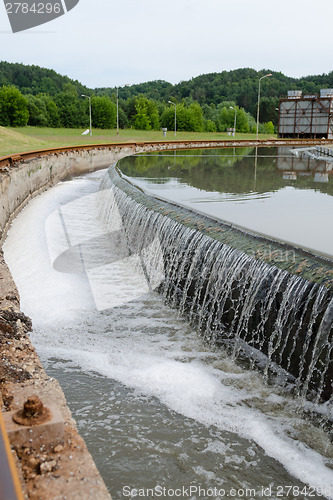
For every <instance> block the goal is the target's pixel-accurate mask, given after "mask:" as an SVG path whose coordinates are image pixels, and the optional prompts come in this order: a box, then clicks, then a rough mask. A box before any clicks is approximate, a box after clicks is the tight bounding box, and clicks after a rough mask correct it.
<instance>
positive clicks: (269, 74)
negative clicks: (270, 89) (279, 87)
mask: <svg viewBox="0 0 333 500" xmlns="http://www.w3.org/2000/svg"><path fill="white" fill-rule="evenodd" d="M268 76H272V73H268V75H264V76H262V77H261V78H259V89H258V110H257V140H258V138H259V104H260V83H261V80H262V79H263V78H267V77H268Z"/></svg>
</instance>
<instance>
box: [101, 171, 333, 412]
mask: <svg viewBox="0 0 333 500" xmlns="http://www.w3.org/2000/svg"><path fill="white" fill-rule="evenodd" d="M101 189H104V190H107V189H111V190H112V192H113V196H112V198H111V199H112V200H114V201H115V203H114V202H113V203H111V204H109V206H108V205H105V206H103V207H102V211H103V218H104V219H105V220H106V221H107V220H108V218H110V217H112V211H113V210H115V209H116V210H117V213H119V214H120V216H121V219H122V224H123V227H124V229H125V233H126V242H127V245H128V248H129V251H130V252H131V253H133V254H137V255H140V256H141V257H142V258H141V261H142V263H143V267H144V269H145V274H146V276H147V278H148V282H149V281H150V282H151V287H152V288H156V286H157V285H158V284H159V286H158V288H159V291H160V292H161V293H162V294H163V295H164V297H165V298H166V299H167V300H168V302H169V303H170V304H171V305H172V306H173V307H176V308H178V309H179V311H180V312H181V313H182V314H183V315H185V316H186V317H187V318H188V319H189V320H190V322H191V323H192V324H194V325H196V326H197V327H198V328H199V330H200V331H201V333H202V334H203V336H204V337H205V338H206V339H207V340H208V341H210V342H212V343H215V344H217V345H219V346H223V347H224V348H226V349H227V351H228V352H229V353H231V354H232V356H233V357H234V358H235V359H243V360H246V361H247V362H249V363H250V364H251V365H256V366H260V367H261V369H262V371H263V372H264V374H265V376H266V377H271V376H274V377H275V378H276V377H278V378H279V381H280V383H283V384H287V385H289V384H290V386H292V387H293V388H295V390H296V392H297V393H298V394H299V395H301V396H302V397H304V398H307V399H311V400H314V401H315V402H321V403H323V402H327V401H332V399H333V396H332V381H333V360H332V354H333V353H332V351H333V338H332V337H333V329H332V320H333V293H332V291H333V287H332V277H331V276H332V274H331V271H330V266H331V262H329V261H326V260H325V259H321V258H318V257H316V256H311V255H310V254H308V253H307V252H300V251H299V250H298V249H295V251H294V250H293V249H292V247H291V248H290V247H288V246H287V247H286V246H283V245H280V244H275V243H272V242H271V241H270V240H264V239H263V238H261V237H256V236H254V235H251V234H249V235H247V234H245V233H242V231H240V230H238V229H233V228H230V227H228V226H226V225H224V224H223V223H218V222H216V221H213V222H212V221H211V219H209V218H207V217H204V216H200V215H196V214H193V213H192V212H190V211H189V210H186V209H184V208H183V207H175V206H174V205H171V204H168V203H167V202H164V201H162V200H158V199H156V198H154V197H151V196H148V195H146V194H145V193H143V192H142V191H140V190H139V189H138V188H136V187H134V186H133V185H131V184H130V183H129V182H128V181H126V180H125V179H123V178H122V177H121V175H120V173H119V172H118V171H117V170H116V168H115V167H111V168H110V169H109V172H108V176H107V177H106V179H105V180H104V182H103V184H102V186H101ZM175 214H176V215H175ZM177 219H178V220H177ZM193 221H195V222H193ZM233 233H234V236H233ZM216 234H218V237H216ZM223 239H224V240H226V241H227V243H226V242H225V241H223ZM245 240H246V242H245ZM156 241H158V245H154V244H153V243H154V242H156ZM272 245H273V250H272ZM243 248H245V249H246V250H245V251H244V250H243ZM267 248H269V249H270V250H269V252H268V251H267ZM147 249H149V252H148V251H147ZM279 252H280V253H279ZM283 252H287V253H288V255H289V256H290V262H284V261H283V259H282V260H281V258H280V261H281V262H280V263H279V256H281V255H282V254H283ZM148 254H149V255H148ZM267 255H269V256H270V257H271V258H270V259H269V260H270V261H269V262H265V261H264V260H265V258H267ZM274 256H275V261H274ZM260 257H262V258H260ZM161 260H162V262H160V261H161ZM266 260H267V259H266ZM271 261H273V262H271ZM154 269H155V270H156V272H158V273H159V276H158V279H157V278H156V273H154ZM295 269H296V272H295ZM161 273H162V275H163V276H162V279H161Z"/></svg>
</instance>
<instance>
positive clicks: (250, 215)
mask: <svg viewBox="0 0 333 500" xmlns="http://www.w3.org/2000/svg"><path fill="white" fill-rule="evenodd" d="M119 167H120V169H121V171H122V172H123V174H124V175H125V176H127V177H129V178H131V179H132V180H133V182H134V183H135V184H136V185H138V186H140V187H141V188H142V189H144V190H145V191H147V192H151V193H153V194H155V195H157V196H159V197H161V198H165V199H167V200H170V201H173V202H176V203H181V204H183V205H185V206H186V207H188V208H191V209H193V210H195V211H199V212H203V213H205V214H208V215H210V216H213V217H215V218H219V219H222V220H225V221H228V222H231V223H233V224H236V225H238V226H242V227H246V228H247V229H250V230H253V231H255V232H259V233H263V234H265V235H269V236H271V237H273V238H277V239H280V240H282V241H288V242H290V243H293V244H296V245H298V246H301V247H305V248H309V249H312V250H314V251H316V252H320V253H324V254H328V255H330V256H333V230H332V228H333V176H332V175H333V164H332V163H331V164H329V163H327V162H325V161H318V160H310V159H307V158H300V157H296V156H295V155H293V154H292V153H291V150H289V149H287V148H278V149H277V148H260V149H258V151H257V156H256V150H255V148H233V149H228V148H227V149H223V150H222V149H216V150H210V149H209V150H200V151H197V150H193V151H181V152H179V151H178V152H175V153H173V152H171V153H170V152H169V153H165V152H164V153H154V154H149V155H144V156H143V155H141V156H133V157H130V158H125V159H123V160H121V162H120V163H119Z"/></svg>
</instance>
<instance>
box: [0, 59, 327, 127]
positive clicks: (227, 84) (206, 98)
mask: <svg viewBox="0 0 333 500" xmlns="http://www.w3.org/2000/svg"><path fill="white" fill-rule="evenodd" d="M268 71H269V70H263V71H261V72H257V71H255V70H253V69H249V68H244V69H238V70H234V71H223V72H221V73H210V74H206V75H201V76H198V77H196V78H192V79H191V80H189V81H184V82H180V83H179V84H177V85H172V84H171V83H168V82H165V81H163V80H157V81H154V82H146V83H141V84H137V85H131V86H129V87H127V86H126V87H123V88H119V89H118V92H119V101H118V111H119V126H120V127H121V128H127V127H132V128H135V129H141V130H159V129H160V128H161V127H165V128H167V129H168V130H173V128H174V112H175V107H174V106H173V105H172V104H170V103H169V101H170V100H171V101H172V102H173V103H175V104H176V110H177V130H186V131H193V132H203V131H207V132H224V131H226V130H227V129H228V128H233V126H234V118H235V113H236V125H237V126H236V131H237V132H255V129H256V122H255V117H256V107H257V97H258V80H259V78H260V76H263V75H264V74H266V73H268ZM330 87H333V72H332V73H329V74H328V75H321V76H310V77H306V78H302V79H295V78H290V77H287V76H285V75H283V74H282V73H277V72H275V73H274V72H272V77H270V78H267V79H265V81H264V83H263V84H262V86H261V96H262V97H261V100H260V119H261V122H262V123H261V124H260V129H259V131H260V132H266V133H273V132H274V126H275V127H276V125H277V120H278V112H277V110H276V108H277V107H278V102H279V97H280V96H282V95H286V93H287V91H288V90H295V89H299V90H302V91H303V93H311V94H313V93H319V90H320V89H321V88H330ZM82 94H84V95H89V96H90V97H91V108H92V122H93V127H95V128H102V129H103V128H104V129H107V128H108V129H109V128H111V129H112V128H115V127H116V116H117V107H116V94H117V89H116V88H97V89H95V90H91V89H88V88H87V87H85V86H83V85H82V84H81V83H80V82H78V81H74V80H71V79H70V78H68V77H67V76H62V75H59V74H58V73H56V72H55V71H53V70H49V69H44V68H40V67H39V66H27V65H23V64H17V63H15V64H13V63H8V62H0V125H3V126H24V125H31V126H49V127H67V128H83V127H85V128H86V127H87V124H88V123H89V104H88V99H85V98H84V97H82Z"/></svg>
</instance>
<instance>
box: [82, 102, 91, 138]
mask: <svg viewBox="0 0 333 500" xmlns="http://www.w3.org/2000/svg"><path fill="white" fill-rule="evenodd" d="M81 96H82V97H87V98H88V99H89V130H90V133H89V135H92V127H91V97H90V96H89V95H84V94H81Z"/></svg>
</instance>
